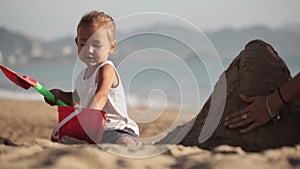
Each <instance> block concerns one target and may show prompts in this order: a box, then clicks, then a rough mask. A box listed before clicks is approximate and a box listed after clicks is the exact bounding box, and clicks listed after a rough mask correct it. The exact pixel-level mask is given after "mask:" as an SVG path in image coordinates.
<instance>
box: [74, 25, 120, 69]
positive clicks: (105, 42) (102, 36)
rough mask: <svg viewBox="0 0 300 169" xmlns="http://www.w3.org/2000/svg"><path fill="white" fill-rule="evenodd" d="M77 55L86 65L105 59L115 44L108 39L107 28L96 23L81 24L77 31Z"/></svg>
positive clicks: (95, 63)
mask: <svg viewBox="0 0 300 169" xmlns="http://www.w3.org/2000/svg"><path fill="white" fill-rule="evenodd" d="M76 44H77V48H78V56H79V58H80V60H81V61H83V62H84V63H85V64H86V65H87V66H95V65H97V64H99V63H101V62H103V61H105V60H107V58H108V55H109V54H110V52H112V51H113V50H114V47H115V45H114V44H113V43H111V42H110V41H109V37H108V34H107V30H106V29H105V28H103V27H99V26H97V25H94V24H93V25H81V26H80V27H79V28H78V31H77V38H76Z"/></svg>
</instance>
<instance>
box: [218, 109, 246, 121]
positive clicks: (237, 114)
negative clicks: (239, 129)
mask: <svg viewBox="0 0 300 169" xmlns="http://www.w3.org/2000/svg"><path fill="white" fill-rule="evenodd" d="M246 112H247V107H246V108H244V109H242V110H239V111H236V112H233V113H231V114H229V115H227V116H226V117H225V119H224V120H225V121H228V120H231V119H233V118H235V117H237V116H241V115H242V114H245V113H246Z"/></svg>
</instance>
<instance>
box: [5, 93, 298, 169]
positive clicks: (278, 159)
mask: <svg viewBox="0 0 300 169" xmlns="http://www.w3.org/2000/svg"><path fill="white" fill-rule="evenodd" d="M0 107H1V110H0V137H2V138H6V139H9V140H10V141H12V142H13V143H16V144H17V146H11V145H6V144H10V143H9V142H8V140H3V139H2V140H1V142H0V168H1V169H16V168H22V169H23V168H24V169H26V168H64V169H68V168H70V169H71V168H72V169H76V168H78V169H85V168H87V169H91V168H113V169H117V168H130V169H133V168H138V169H142V168H147V169H151V168H162V169H163V168H180V169H182V168H193V169H195V168H201V169H208V168H230V169H234V168H239V169H240V168H243V169H246V168H249V169H253V168H257V169H258V168H263V169H268V168H270V169H271V168H280V169H284V168H300V144H298V145H296V146H294V147H282V148H279V149H270V150H265V151H263V152H259V153H249V152H245V151H243V150H242V149H241V148H240V147H231V146H228V145H222V146H218V147H216V148H215V149H213V150H212V151H207V150H204V149H200V148H198V147H185V146H181V145H151V144H147V145H144V144H141V145H139V146H137V147H124V146H118V145H110V144H105V145H100V146H97V145H83V144H81V145H78V144H77V145H64V144H60V143H53V142H51V141H50V140H49V135H50V133H51V130H52V128H53V127H54V126H55V124H56V121H57V114H56V108H55V107H49V106H47V105H46V104H45V103H43V102H34V101H30V102H27V101H17V100H6V99H0ZM172 113H173V114H174V112H171V111H169V112H168V113H166V115H164V116H161V117H160V118H159V119H158V120H156V121H155V122H153V123H151V124H148V125H145V124H144V125H140V128H141V129H140V130H141V133H142V135H141V137H149V136H152V135H156V134H157V133H159V132H161V131H162V130H165V129H166V128H168V127H169V126H170V124H172V123H173V120H174V119H172V117H173V118H174V116H173V115H172Z"/></svg>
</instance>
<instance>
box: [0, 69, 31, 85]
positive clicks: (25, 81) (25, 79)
mask: <svg viewBox="0 0 300 169" xmlns="http://www.w3.org/2000/svg"><path fill="white" fill-rule="evenodd" d="M0 68H1V70H2V72H3V73H4V74H5V76H6V77H7V78H8V79H10V80H11V81H12V82H14V83H15V84H16V85H18V86H20V87H22V88H24V89H26V90H27V89H29V88H30V87H31V86H33V87H36V80H34V79H32V78H30V77H29V76H21V75H20V74H18V73H16V72H14V71H12V70H10V69H9V68H7V67H5V66H3V65H1V64H0Z"/></svg>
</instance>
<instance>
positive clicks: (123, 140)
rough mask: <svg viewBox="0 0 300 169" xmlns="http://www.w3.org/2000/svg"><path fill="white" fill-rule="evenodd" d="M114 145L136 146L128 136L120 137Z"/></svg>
mask: <svg viewBox="0 0 300 169" xmlns="http://www.w3.org/2000/svg"><path fill="white" fill-rule="evenodd" d="M116 144H121V145H125V146H136V145H137V144H136V142H135V141H134V140H133V139H132V138H131V137H129V136H122V137H120V138H119V139H118V140H117V141H116Z"/></svg>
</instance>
